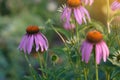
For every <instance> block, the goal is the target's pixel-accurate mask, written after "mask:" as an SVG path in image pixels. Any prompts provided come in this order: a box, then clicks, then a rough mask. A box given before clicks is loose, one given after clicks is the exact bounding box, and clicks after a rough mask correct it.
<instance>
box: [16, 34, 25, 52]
mask: <svg viewBox="0 0 120 80" xmlns="http://www.w3.org/2000/svg"><path fill="white" fill-rule="evenodd" d="M25 40H26V35H24V36H23V38H22V40H21V42H20V44H19V46H18V49H20V51H22V49H23V44H24V43H25Z"/></svg>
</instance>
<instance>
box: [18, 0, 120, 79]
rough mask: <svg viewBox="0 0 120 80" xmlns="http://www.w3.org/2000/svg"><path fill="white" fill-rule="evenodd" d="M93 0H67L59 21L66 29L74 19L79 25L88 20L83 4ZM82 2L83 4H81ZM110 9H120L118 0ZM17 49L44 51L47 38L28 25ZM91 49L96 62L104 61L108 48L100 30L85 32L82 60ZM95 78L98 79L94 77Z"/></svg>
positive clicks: (27, 51)
mask: <svg viewBox="0 0 120 80" xmlns="http://www.w3.org/2000/svg"><path fill="white" fill-rule="evenodd" d="M93 2H94V0H67V3H66V6H65V7H64V8H63V9H62V14H61V21H62V22H63V27H64V28H65V29H66V30H71V29H74V28H76V25H75V24H74V23H73V22H72V20H74V21H75V22H77V23H78V24H79V25H81V24H83V23H87V22H88V21H90V20H91V19H90V14H89V12H88V11H87V9H86V8H85V7H84V5H88V4H89V5H92V3H93ZM83 4H84V5H83ZM111 9H112V10H116V9H120V0H115V1H114V2H113V3H112V5H111ZM19 50H20V51H24V53H28V54H30V53H32V51H33V50H34V51H35V52H44V51H47V50H48V40H47V38H46V37H45V36H44V35H43V34H42V33H41V32H40V31H39V27H38V26H28V27H27V29H26V34H25V35H24V36H23V38H22V40H21V43H20V45H19ZM92 50H95V59H96V64H100V61H101V59H102V58H103V61H104V62H106V60H107V58H108V56H109V49H108V46H107V44H106V43H105V41H104V40H103V34H102V33H101V32H100V31H97V30H92V31H89V32H88V33H87V36H86V39H85V41H84V42H83V43H82V45H81V48H80V51H81V53H82V61H85V62H86V63H88V61H89V60H90V55H91V53H92ZM96 80H98V79H97V78H96Z"/></svg>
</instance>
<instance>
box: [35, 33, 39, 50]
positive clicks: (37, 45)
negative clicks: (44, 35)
mask: <svg viewBox="0 0 120 80" xmlns="http://www.w3.org/2000/svg"><path fill="white" fill-rule="evenodd" d="M38 40H39V39H38V38H37V34H36V35H35V45H36V51H38V50H39V45H40V44H39V41H38Z"/></svg>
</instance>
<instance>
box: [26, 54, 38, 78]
mask: <svg viewBox="0 0 120 80" xmlns="http://www.w3.org/2000/svg"><path fill="white" fill-rule="evenodd" d="M25 59H26V61H27V62H28V65H29V67H30V72H31V75H32V76H33V78H34V80H37V79H36V76H35V74H34V69H33V67H32V64H31V63H30V61H29V59H28V57H27V55H26V54H25Z"/></svg>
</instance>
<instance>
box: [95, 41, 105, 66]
mask: <svg viewBox="0 0 120 80" xmlns="http://www.w3.org/2000/svg"><path fill="white" fill-rule="evenodd" d="M95 52H96V62H97V64H99V63H100V61H101V58H102V56H103V55H102V48H101V45H100V44H99V43H98V44H96V46H95Z"/></svg>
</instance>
